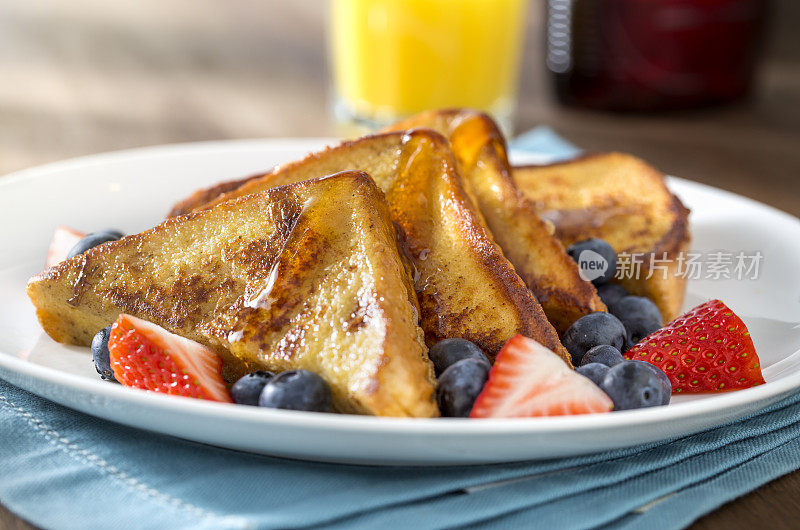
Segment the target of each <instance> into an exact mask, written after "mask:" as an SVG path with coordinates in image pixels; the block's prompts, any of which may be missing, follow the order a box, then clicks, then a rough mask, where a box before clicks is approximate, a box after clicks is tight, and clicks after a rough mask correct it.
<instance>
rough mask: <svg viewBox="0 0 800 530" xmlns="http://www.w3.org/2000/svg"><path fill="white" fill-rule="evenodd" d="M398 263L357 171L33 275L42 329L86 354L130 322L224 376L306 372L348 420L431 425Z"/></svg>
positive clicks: (182, 220) (222, 208)
mask: <svg viewBox="0 0 800 530" xmlns="http://www.w3.org/2000/svg"><path fill="white" fill-rule="evenodd" d="M404 260H405V257H404V256H403V255H402V254H401V253H400V251H399V249H398V246H397V241H396V233H395V229H394V226H393V225H392V221H391V218H390V213H389V208H388V205H387V204H386V201H385V199H384V196H383V193H382V192H381V191H380V190H379V189H378V188H377V187H376V186H375V183H374V182H373V181H372V179H371V178H370V177H369V176H367V175H366V174H364V173H360V172H347V173H341V174H339V175H334V176H330V177H327V178H321V179H316V180H310V181H307V182H303V183H300V184H293V185H288V186H282V187H278V188H274V189H270V190H268V191H265V192H264V193H259V194H255V195H249V196H247V197H243V198H241V199H239V200H235V201H229V202H226V203H224V204H221V205H219V206H217V207H215V208H212V209H210V210H207V211H203V212H199V213H193V214H188V215H185V216H181V217H177V218H174V219H169V220H167V221H165V222H164V223H163V224H161V225H159V226H157V227H155V228H153V229H151V230H148V231H146V232H142V233H140V234H137V235H132V236H129V237H125V238H123V239H121V240H119V241H112V242H109V243H105V244H103V245H101V246H99V247H95V248H93V249H91V250H89V251H87V252H86V253H84V254H82V255H79V256H76V257H74V258H72V259H69V260H67V261H65V262H62V263H61V264H59V265H57V266H56V267H53V268H50V269H48V270H46V271H44V272H42V273H41V274H39V275H37V276H35V277H34V278H32V279H31V280H30V281H29V283H28V295H29V296H30V298H31V300H32V301H33V303H34V305H35V306H36V308H37V315H38V317H39V320H40V322H41V324H42V327H44V329H45V331H47V333H48V334H49V335H50V336H51V337H52V338H53V339H55V340H57V341H59V342H68V343H72V344H79V345H88V344H89V343H90V341H91V339H92V336H93V335H94V334H95V333H96V332H97V331H98V330H99V329H101V328H103V327H104V326H107V325H109V324H110V323H112V322H113V321H114V320H115V319H116V318H117V316H118V315H119V313H121V312H125V313H129V314H132V315H134V316H137V317H140V318H143V319H146V320H148V321H151V322H153V323H156V324H158V325H160V326H163V327H164V328H166V329H167V330H169V331H171V332H173V333H177V334H179V335H182V336H184V337H187V338H190V339H192V340H195V341H197V342H200V343H202V344H205V345H207V346H209V347H211V348H214V349H215V350H216V351H218V352H219V353H220V354H221V355H222V356H223V358H224V359H225V364H226V367H227V369H228V370H227V372H228V373H227V375H228V376H229V380H232V378H235V377H236V376H238V375H240V374H241V373H242V372H244V371H245V370H253V369H257V368H260V369H268V370H275V371H283V370H289V369H300V368H302V369H307V370H311V371H313V372H316V373H317V374H319V375H320V376H322V377H323V378H324V379H325V380H326V381H327V382H328V383H329V384H330V386H331V390H332V393H333V398H334V406H335V408H336V409H337V410H339V411H342V412H355V413H363V414H374V415H378V416H419V417H430V416H436V415H438V409H437V406H436V403H435V398H434V377H433V370H432V366H431V363H430V361H429V360H428V358H427V355H426V348H425V344H424V339H423V333H422V330H421V329H420V328H419V326H418V314H419V313H418V308H417V305H416V304H417V302H416V297H415V295H414V290H413V285H412V283H411V277H410V275H409V272H408V267H407V265H406V264H405V263H404Z"/></svg>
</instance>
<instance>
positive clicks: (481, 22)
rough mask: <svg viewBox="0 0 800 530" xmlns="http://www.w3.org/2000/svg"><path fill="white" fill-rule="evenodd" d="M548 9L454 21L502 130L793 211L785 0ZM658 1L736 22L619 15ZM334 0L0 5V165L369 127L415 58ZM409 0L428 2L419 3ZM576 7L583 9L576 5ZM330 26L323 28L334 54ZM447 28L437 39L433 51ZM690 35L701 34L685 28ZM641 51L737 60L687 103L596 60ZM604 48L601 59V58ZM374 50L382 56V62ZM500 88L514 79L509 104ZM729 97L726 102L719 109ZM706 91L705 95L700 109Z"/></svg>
mask: <svg viewBox="0 0 800 530" xmlns="http://www.w3.org/2000/svg"><path fill="white" fill-rule="evenodd" d="M378 3H389V4H391V3H393V2H391V1H389V2H383V1H381V2H378ZM394 3H395V4H396V3H397V2H394ZM435 3H436V2H433V4H435ZM442 3H443V4H445V5H450V4H452V5H453V6H457V5H459V4H460V3H459V2H453V1H452V0H449V1H445V0H442ZM473 3H474V2H462V4H464V5H467V4H473ZM486 3H488V4H491V2H486ZM549 3H550V7H551V11H550V14H549V19H548V14H547V6H546V5H545V4H546V2H545V1H544V0H531V1H529V2H524V1H523V0H503V1H502V2H498V3H497V4H494V5H495V6H496V7H495V9H494V10H493V12H492V16H491V17H487V16H486V15H485V14H481V13H479V12H478V13H477V14H475V13H473V14H472V15H469V16H472V18H469V16H468V14H467V13H466V11H465V12H461V11H459V13H458V15H459V16H462V15H463V16H462V18H463V20H462V22H463V24H466V25H467V27H470V25H472V26H474V28H475V29H474V31H478V29H477V28H480V31H483V32H484V33H481V37H480V38H481V39H483V40H477V39H473V40H472V45H473V48H472V49H471V50H470V52H469V55H470V57H467V58H462V59H463V60H464V61H466V63H469V61H473V62H474V64H481V65H485V66H487V68H488V67H491V68H494V70H491V69H490V70H486V73H483V74H481V75H483V76H484V77H485V78H490V79H498V80H500V81H497V82H498V83H500V82H501V81H503V80H505V81H503V83H505V84H506V85H509V86H505V85H504V86H503V87H500V88H499V89H498V90H500V92H501V94H500V95H501V96H503V97H501V98H500V99H499V100H498V101H500V103H498V106H497V108H493V109H492V110H495V111H496V112H497V113H499V114H502V115H503V116H501V118H503V117H504V118H507V120H506V121H507V123H506V125H507V127H508V129H512V128H513V130H514V131H515V132H516V133H520V132H524V131H526V130H528V129H530V128H532V127H534V126H537V125H547V126H549V127H551V128H552V129H554V130H555V131H556V132H558V133H559V134H561V135H562V136H564V137H565V138H567V139H568V140H570V141H571V142H573V143H575V144H577V145H578V146H580V147H582V148H585V149H589V150H598V151H609V150H620V151H626V152H631V153H633V154H636V155H638V156H641V157H643V158H645V159H646V160H648V161H649V162H651V163H653V164H654V165H656V166H657V167H659V168H660V169H662V170H663V171H665V172H668V173H672V174H675V175H679V176H682V177H686V178H691V179H695V180H698V181H701V182H705V183H709V184H712V185H715V186H719V187H722V188H726V189H729V190H732V191H736V192H738V193H742V194H744V195H748V196H751V197H754V198H756V199H758V200H761V201H764V202H767V203H769V204H772V205H774V206H776V207H778V208H781V209H783V210H786V211H789V212H791V213H793V214H795V215H800V35H798V33H800V32H798V30H797V27H798V23H800V2H797V1H796V0H774V1H773V2H766V1H761V0H749V1H748V0H697V1H695V2H687V1H683V2H680V1H675V0H665V1H663V2H659V0H630V1H629V2H625V1H623V0H613V1H610V0H609V1H607V2H603V1H602V0H593V1H590V0H572V1H569V0H551V1H550V2H549ZM659 3H661V4H671V5H673V7H674V6H675V5H678V6H679V7H680V6H681V5H683V6H684V7H685V6H686V5H693V4H694V5H695V6H699V7H703V6H706V7H709V8H710V9H712V10H713V9H718V8H719V6H720V5H722V4H733V5H734V6H738V7H736V9H738V11H736V9H734V11H731V12H728V11H726V13H733V15H731V16H732V17H733V18H734V19H735V20H733V19H732V20H733V22H731V20H728V22H729V23H732V24H734V26H735V27H734V29H733V30H731V31H729V32H727V33H725V32H724V31H723V32H721V33H720V32H717V33H715V30H714V29H713V28H712V29H706V28H701V31H700V36H701V37H703V38H705V40H702V38H701V37H697V35H694V36H693V35H690V34H685V33H684V37H685V38H684V39H683V41H682V43H679V42H677V41H676V42H670V41H669V40H668V39H669V38H670V35H668V34H665V33H664V31H666V30H664V27H661V28H655V27H654V26H653V25H652V20H649V19H648V17H647V13H646V12H638V13H637V12H636V11H635V10H634V11H628V12H624V9H623V8H624V6H625V5H626V4H632V5H634V6H636V5H637V4H638V6H639V7H640V8H641V9H651V8H652V7H653V6H657V5H658V4H659ZM340 4H341V5H339V6H335V7H334V11H336V10H339V11H338V12H335V13H331V4H330V3H329V2H327V1H325V0H294V1H291V2H289V1H278V0H229V1H227V2H219V1H212V0H170V1H164V0H137V1H136V2H101V1H97V0H71V1H70V2H63V1H50V2H48V1H45V0H33V1H31V0H2V2H0V75H1V76H2V83H0V174H5V173H8V172H11V171H15V170H18V169H22V168H25V167H29V166H33V165H37V164H42V163H46V162H50V161H55V160H59V159H63V158H67V157H73V156H78V155H84V154H89V153H96V152H102V151H108V150H115V149H123V148H131V147H138V146H145V145H153V144H162V143H174V142H186V141H196V140H217V139H228V138H260V137H277V136H335V135H339V134H342V131H343V130H345V129H343V128H342V126H341V124H340V123H337V121H336V120H335V119H334V112H333V106H334V102H337V103H338V105H337V106H336V108H337V110H338V111H339V114H338V115H339V117H340V118H342V117H345V118H347V117H350V118H353V117H356V118H359V119H360V120H361V122H362V123H363V122H364V116H363V114H365V113H366V114H370V113H371V112H373V111H374V112H373V115H371V116H368V118H370V119H371V118H376V117H377V119H378V121H380V118H385V117H386V113H387V112H389V114H391V111H392V108H391V102H390V103H389V104H387V103H386V102H382V103H381V104H380V105H379V106H378V107H376V109H377V110H376V109H366V110H365V108H364V107H363V103H364V101H363V99H364V97H369V94H367V96H364V94H361V93H360V92H359V91H360V90H361V91H362V92H363V89H367V88H370V87H378V88H379V90H377V91H378V92H379V93H380V94H386V93H387V91H388V90H389V88H391V87H395V88H397V87H399V88H398V90H400V91H401V92H400V93H399V95H398V98H400V99H398V100H397V101H400V100H401V99H402V98H403V97H405V96H407V95H408V94H410V92H409V91H410V90H411V89H408V90H406V87H404V85H402V83H400V84H398V82H392V83H389V84H388V85H387V86H388V87H389V88H385V87H383V88H381V87H380V86H379V85H377V84H376V83H377V82H375V83H373V82H370V75H373V73H374V75H373V77H372V79H375V80H377V79H382V80H385V79H386V78H387V77H386V74H385V72H384V71H383V70H380V69H381V68H384V67H385V66H386V65H387V64H388V65H390V66H392V65H395V64H399V63H400V62H401V61H405V62H407V63H408V64H409V65H410V66H408V65H407V66H408V68H409V69H410V71H418V72H419V73H420V75H422V74H423V73H425V69H424V68H423V66H422V65H423V62H421V60H420V61H418V60H417V58H416V56H414V55H413V53H422V52H419V51H418V50H417V51H416V52H413V53H412V52H409V53H411V55H409V56H405V57H400V56H398V55H396V54H397V53H401V52H398V50H397V49H394V50H392V49H387V48H385V46H384V45H381V46H380V47H375V48H374V49H372V50H370V49H369V47H367V48H363V46H364V44H363V42H362V43H360V44H359V42H358V37H359V35H360V32H361V31H362V30H363V28H359V27H358V25H357V21H355V22H354V20H355V18H354V17H355V16H356V13H357V12H358V10H359V9H366V8H365V6H366V7H369V5H368V4H369V3H368V2H363V1H361V2H360V1H358V0H353V1H352V2H340ZM345 4H348V5H345ZM359 4H360V5H359ZM411 4H417V8H419V9H422V10H423V11H431V8H430V5H431V3H430V2H428V3H427V4H426V3H424V2H419V1H415V2H410V3H409V5H411ZM426 6H427V7H426ZM614 6H616V7H614ZM754 6H755V7H754ZM612 8H613V9H612ZM762 8H763V9H762ZM577 9H580V10H581V11H579V12H578V11H575V12H573V10H577ZM614 9H617V11H620V10H621V11H620V12H617V13H615V12H614ZM726 9H727V8H726ZM762 11H763V13H762ZM448 13H450V14H452V12H448V11H447V10H445V11H442V12H441V13H437V14H435V15H436V16H440V17H444V18H443V20H452V18H453V17H452V16H450V15H449V14H448ZM671 13H672V15H673V16H672V18H668V21H667V22H668V25H670V27H669V28H667V29H670V28H671V29H675V28H678V30H679V31H683V29H685V28H683V29H682V27H681V24H684V23H685V20H684V19H682V18H681V11H680V10H677V11H675V10H673V11H672V12H671ZM676 13H677V15H676ZM737 13H738V14H737ZM684 14H685V13H684ZM332 15H335V17H334V21H335V24H334V25H333V26H332V25H331V19H332ZM606 15H608V16H606ZM610 15H614V17H616V18H615V19H614V20H616V21H617V22H618V21H619V20H622V19H624V20H626V22H625V24H627V26H628V28H629V29H630V30H631V31H629V32H628V33H626V35H628V36H629V37H630V38H631V39H634V40H636V42H635V43H634V44H633V45H632V44H631V42H611V43H609V37H608V35H605V36H603V35H600V36H598V32H607V33H609V32H610V34H611V38H612V40H613V38H614V36H615V35H618V34H619V33H614V32H613V26H611V22H609V16H610ZM367 16H368V15H367ZM431 16H433V15H431ZM559 16H561V17H562V18H558V17H559ZM564 16H565V17H566V19H565V18H563V17H564ZM570 17H571V18H570ZM620 17H623V18H620ZM736 17H739V18H736ZM395 20H396V18H394V15H392V16H391V17H389V18H387V19H386V20H383V21H382V22H381V21H380V20H378V22H375V20H374V16H373V19H371V22H370V23H371V24H374V23H377V24H378V25H380V24H383V25H384V27H385V26H386V24H389V26H391V24H393V23H394V21H395ZM548 20H549V21H548ZM564 20H567V21H568V22H569V23H570V28H571V31H572V33H571V34H570V35H567V37H566V41H565V36H564V35H563V32H559V31H558V29H559V27H560V26H558V25H557V24H558V23H559V21H562V22H563V21H564ZM517 23H518V26H519V27H517ZM554 23H555V24H556V26H555V30H556V31H555V32H554V26H553V24H554ZM548 27H549V28H550V34H549V35H547V28H548ZM609 28H611V29H609ZM631 28H632V29H631ZM451 29H452V28H451ZM634 30H635V31H634ZM469 31H473V30H467V33H465V34H463V35H461V36H462V37H465V38H467V37H469V36H470V35H471V34H470V33H469ZM491 31H494V33H491ZM659 31H661V33H659ZM431 33H436V30H435V29H433V30H431ZM331 35H336V39H335V43H336V46H334V47H333V50H331V49H330V46H329V38H330V37H331ZM445 36H446V35H445ZM458 36H459V35H457V34H453V35H450V36H449V37H448V38H445V39H442V41H443V42H442V46H447V44H448V42H452V40H453V39H454V38H457V37H458ZM673 36H674V35H673ZM759 36H763V39H760V38H759ZM697 38H701V40H699V41H698V40H694V41H691V40H690V39H697ZM548 39H549V41H548ZM593 39H594V40H593ZM598 39H599V40H598ZM687 39H688V40H687ZM517 40H519V43H517ZM546 42H549V43H550V46H549V49H548V46H546ZM598 42H603V43H605V44H604V45H607V47H606V48H607V49H606V48H603V47H601V46H599V45H596V43H598ZM587 43H588V44H587ZM643 43H644V44H643ZM687 43H688V44H687ZM644 45H646V46H649V47H650V48H652V50H654V51H655V52H659V53H661V57H662V58H663V59H664V61H666V63H667V65H668V66H669V64H671V63H670V61H673V62H674V61H678V62H680V61H681V60H685V58H684V59H681V58H680V57H677V58H676V55H677V54H678V53H679V51H680V49H679V47H680V46H687V45H688V46H689V47H690V49H691V46H694V47H695V48H694V49H695V50H699V49H702V50H704V52H705V51H707V52H708V54H700V55H697V54H695V55H694V56H696V57H697V58H698V60H699V61H701V62H702V61H707V62H712V63H715V64H717V65H718V63H719V61H725V60H727V61H732V63H731V64H732V66H731V68H733V69H734V70H736V67H737V65H739V66H741V68H739V70H738V71H736V72H734V73H733V74H731V75H732V77H725V75H724V73H723V75H721V76H720V75H717V76H716V81H715V82H716V83H717V84H716V85H715V86H716V89H717V92H718V93H715V94H713V95H714V97H712V98H706V99H703V98H700V99H697V98H695V99H692V98H688V99H687V98H686V97H685V96H686V95H685V94H684V95H683V97H678V96H676V97H674V98H672V99H670V98H666V99H664V98H660V99H659V98H655V99H653V98H648V97H647V94H641V93H637V92H636V87H633V89H631V86H630V83H628V85H627V88H626V86H624V85H625V83H626V82H627V81H626V80H625V77H624V75H625V74H624V72H623V73H620V72H614V71H610V72H609V68H611V67H613V66H614V65H620V64H635V63H636V60H637V57H636V53H638V52H640V51H641V46H644ZM359 46H362V48H358V47H359ZM565 46H566V48H565ZM570 46H572V47H571V48H570ZM581 46H582V47H581ZM407 49H408V46H405V47H403V48H402V50H407ZM376 50H377V51H376ZM402 50H401V51H402ZM565 50H566V51H565ZM731 50H732V51H731ZM484 52H486V53H484ZM631 52H636V53H633V54H631ZM758 52H760V53H758ZM332 53H333V54H334V55H336V56H337V61H335V62H332V61H330V60H329V57H330V55H331V54H332ZM392 53H394V54H395V55H392ZM565 53H566V54H567V55H569V54H572V55H575V54H580V56H578V55H576V56H575V57H573V62H574V64H578V61H582V62H580V64H582V65H583V67H584V70H586V71H588V72H589V74H590V75H589V81H587V78H586V76H585V75H584V77H582V78H581V77H575V76H573V77H569V76H566V77H565V74H564V72H565V69H564V68H563V62H562V63H559V57H561V58H562V59H563V57H564V54H565ZM603 53H605V54H610V59H609V57H605V58H604V57H603V56H602V54H603ZM737 53H738V54H739V55H736V54H737ZM359 54H361V55H359ZM364 54H368V55H364ZM559 54H561V55H559ZM620 54H621V55H620ZM670 54H671V55H670ZM731 54H732V55H731ZM387 56H388V57H395V58H396V61H394V62H392V61H388V62H387V60H386V59H385V58H386V57H387ZM517 56H519V60H517ZM348 57H349V59H348ZM758 57H760V60H759V61H756V58H758ZM548 59H549V60H548ZM639 59H641V58H639ZM347 61H350V62H347ZM352 61H360V62H359V63H357V64H354V63H353V62H352ZM504 61H505V62H504ZM604 61H605V62H604ZM626 61H627V62H626ZM631 61H633V62H631ZM466 63H465V64H466ZM517 63H518V64H519V66H520V69H519V71H518V72H517V70H516V64H517ZM332 65H336V67H335V68H334V67H333V66H332ZM416 65H420V66H419V68H417V67H416ZM548 65H549V69H548ZM433 66H435V65H433ZM433 66H431V68H433ZM456 66H457V65H455V64H453V65H452V68H453V69H452V70H448V71H447V72H444V74H442V72H441V68H439V69H438V70H435V69H432V70H431V71H430V72H428V73H427V74H425V75H428V76H436V75H440V74H442V75H440V77H443V78H449V80H450V82H451V83H455V84H459V83H460V86H465V81H464V80H463V76H466V75H469V74H468V73H464V72H460V71H457V68H456ZM662 66H663V65H662ZM701 66H702V65H701ZM707 66H711V65H707ZM756 66H757V68H756ZM359 68H360V70H359ZM334 70H336V71H334ZM550 70H553V71H550ZM751 70H752V71H754V72H755V74H754V75H755V78H754V81H753V86H752V90H751V91H750V92H749V95H748V96H743V93H744V92H746V91H747V90H746V88H747V86H746V85H747V84H748V83H747V78H749V76H750V71H751ZM436 71H439V74H437V73H436ZM583 73H584V74H585V73H586V72H583ZM334 74H336V75H335V76H334ZM717 74H719V72H717ZM592 76H594V77H592ZM737 76H738V77H737ZM332 77H336V78H337V79H338V81H339V82H338V85H336V86H335V85H334V84H333V82H332V81H331V79H332ZM517 77H518V83H517V82H516V78H517ZM343 78H344V79H343ZM740 78H744V80H742V79H740ZM354 79H356V80H357V81H353V82H350V83H348V82H346V80H350V81H352V80H354ZM739 81H742V83H743V84H742V86H741V87H739V85H738V84H737V83H739ZM359 83H360V84H359ZM614 83H618V85H615V84H614ZM501 84H502V83H501ZM511 85H514V86H517V87H518V95H517V97H516V98H515V97H514V86H511ZM431 86H433V84H432V85H431ZM556 86H558V88H559V92H557V91H556V90H555V88H556ZM479 88H480V87H479ZM639 88H641V87H639ZM628 89H631V90H633V92H627V91H626V90H628ZM404 90H405V92H403V91H404ZM708 90H710V91H711V92H714V90H713V89H708ZM708 90H707V92H708ZM640 92H641V91H640ZM559 94H560V97H559ZM615 94H616V95H617V96H619V95H620V94H621V95H622V96H621V98H617V100H615V99H614V98H613V97H611V96H613V95H615ZM485 95H486V94H484V96H485ZM490 95H491V94H490ZM610 95H611V96H610ZM505 96H507V97H505ZM474 97H476V98H479V99H480V97H482V96H481V95H476V96H474ZM490 99H491V98H490ZM726 99H727V100H732V102H730V103H728V104H725V105H719V103H720V102H722V101H725V100H726ZM501 100H502V101H501ZM414 101H417V102H420V100H419V97H417V99H416V100H414V99H413V97H412V98H411V102H412V103H413V102H414ZM514 102H516V108H515V110H514V105H513V103H514ZM709 102H712V103H716V104H715V105H711V106H708V105H707V103H709ZM459 103H462V101H460V100H454V101H452V103H448V104H459ZM387 105H388V107H387ZM398 105H400V103H398ZM626 106H627V107H629V108H625V107H626ZM587 107H594V108H587ZM609 108H611V109H615V110H614V111H609V110H607V109H609ZM387 109H388V111H387ZM603 109H606V110H603ZM664 109H669V110H664ZM395 110H396V111H397V112H399V113H402V112H403V111H402V109H401V110H397V109H395ZM367 121H369V120H367Z"/></svg>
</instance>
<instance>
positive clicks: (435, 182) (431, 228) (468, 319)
mask: <svg viewBox="0 0 800 530" xmlns="http://www.w3.org/2000/svg"><path fill="white" fill-rule="evenodd" d="M345 169H358V170H361V171H365V172H367V173H368V174H369V175H370V176H371V177H372V178H373V179H374V180H375V182H376V183H377V185H378V187H380V188H381V189H382V190H383V191H384V192H385V193H386V199H387V201H388V203H389V206H390V209H391V212H392V220H393V221H394V223H395V224H396V226H397V227H398V231H399V234H400V238H401V244H402V248H403V249H404V250H405V251H406V252H407V254H408V256H409V258H410V261H411V264H412V266H413V276H414V284H415V288H416V293H417V296H418V298H419V303H420V308H421V321H422V328H423V329H424V330H425V337H426V342H427V343H428V345H429V346H430V345H433V344H435V343H436V342H438V341H440V340H442V339H445V338H452V337H461V338H465V339H468V340H471V341H474V342H475V343H477V344H478V345H479V346H480V347H481V348H483V349H484V350H485V351H486V353H487V354H488V355H489V356H490V357H492V358H493V357H494V355H495V354H496V353H497V352H498V351H499V350H500V348H502V346H503V344H504V343H505V342H506V341H507V340H508V339H510V338H511V337H513V336H514V335H516V334H518V333H519V334H522V335H525V336H528V337H531V338H534V339H536V340H537V341H539V342H541V343H542V344H544V345H545V346H547V347H548V348H550V349H552V350H553V351H556V352H558V353H559V354H560V355H561V356H562V358H563V359H564V360H565V361H566V362H567V363H569V354H568V353H567V352H566V350H565V349H564V347H563V346H562V345H561V342H560V341H559V338H558V334H557V333H556V331H555V329H554V328H553V327H552V326H551V325H550V323H549V322H548V320H547V317H546V316H545V314H544V312H543V311H542V308H541V306H540V305H539V303H538V302H537V301H536V299H535V297H534V296H533V294H532V293H531V292H530V290H529V289H528V288H527V287H526V286H525V283H524V282H523V281H522V279H521V278H520V277H519V276H518V275H517V273H516V272H515V270H514V267H513V266H512V265H511V263H510V262H509V261H508V260H507V259H506V257H505V256H504V255H503V253H502V251H501V250H500V248H499V247H498V246H497V244H496V243H495V242H494V240H493V238H492V235H491V233H490V232H489V230H488V229H487V227H486V226H485V224H484V223H483V220H482V218H481V216H480V214H479V213H478V211H477V209H476V207H475V205H474V204H473V202H472V200H471V199H470V197H469V195H468V194H467V193H466V191H465V190H464V185H463V180H462V178H461V175H460V174H459V172H458V170H457V167H456V161H455V158H454V156H453V153H452V151H451V149H450V145H449V142H448V141H447V139H445V138H444V137H443V136H442V135H440V134H438V133H436V132H434V131H431V130H427V129H418V130H415V131H411V132H393V133H384V134H378V135H373V136H366V137H364V138H360V139H358V140H353V141H348V142H344V143H342V144H340V145H338V146H336V147H332V148H328V149H326V150H324V151H321V152H318V153H313V154H311V155H309V156H308V157H306V158H305V159H303V160H300V161H297V162H293V163H289V164H286V165H284V166H279V167H277V168H275V169H273V170H272V171H271V172H269V173H267V174H264V175H260V176H255V177H250V178H248V179H244V180H241V181H236V182H234V183H223V184H221V185H218V186H216V187H214V188H211V189H209V190H201V191H199V192H196V193H195V194H193V195H192V196H191V197H189V198H188V199H187V200H185V201H183V202H182V203H180V204H179V206H177V207H176V209H175V210H173V212H179V211H185V210H186V209H187V208H189V207H191V208H194V209H197V208H200V209H202V208H208V207H213V206H214V205H215V204H220V203H222V202H225V201H227V200H231V199H233V198H236V197H241V196H244V195H248V194H250V193H256V192H259V191H263V190H265V189H269V188H272V187H274V186H280V185H283V184H287V183H292V182H300V181H303V180H307V179H309V178H313V177H315V176H318V175H321V174H326V173H331V172H335V171H341V170H345ZM220 190H227V191H225V192H220ZM210 197H214V198H211V199H210V200H209V198H210ZM203 201H206V202H204V203H203Z"/></svg>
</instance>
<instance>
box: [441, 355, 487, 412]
mask: <svg viewBox="0 0 800 530" xmlns="http://www.w3.org/2000/svg"><path fill="white" fill-rule="evenodd" d="M489 369H490V367H489V363H488V362H485V361H483V360H480V359H474V358H469V359H462V360H460V361H458V362H456V363H455V364H453V365H451V366H450V367H449V368H447V370H445V371H444V372H443V373H442V375H441V376H440V377H439V383H438V385H437V387H436V399H437V400H438V402H439V410H440V411H441V412H442V416H449V417H452V418H465V417H467V416H469V412H470V411H471V410H472V405H474V404H475V399H476V398H477V397H478V394H480V393H481V390H483V386H484V385H485V384H486V380H487V379H488V378H489Z"/></svg>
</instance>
